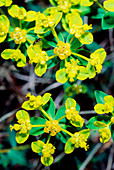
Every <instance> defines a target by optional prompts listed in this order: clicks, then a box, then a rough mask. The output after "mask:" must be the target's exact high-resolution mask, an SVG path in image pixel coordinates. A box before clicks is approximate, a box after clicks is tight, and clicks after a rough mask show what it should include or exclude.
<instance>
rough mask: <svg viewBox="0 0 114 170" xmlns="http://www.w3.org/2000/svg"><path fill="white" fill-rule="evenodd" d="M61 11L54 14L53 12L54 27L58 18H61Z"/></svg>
mask: <svg viewBox="0 0 114 170" xmlns="http://www.w3.org/2000/svg"><path fill="white" fill-rule="evenodd" d="M62 15H63V14H62V12H56V13H55V14H54V17H55V21H54V22H55V24H54V26H55V27H56V26H57V24H58V23H59V22H60V20H61V18H62Z"/></svg>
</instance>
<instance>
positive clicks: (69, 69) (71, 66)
mask: <svg viewBox="0 0 114 170" xmlns="http://www.w3.org/2000/svg"><path fill="white" fill-rule="evenodd" d="M77 63H78V60H76V61H75V60H74V59H71V63H70V62H67V63H66V64H65V67H66V70H65V71H66V73H67V75H68V77H69V81H70V82H73V81H74V78H75V77H76V75H77V73H78V70H79V66H78V65H77Z"/></svg>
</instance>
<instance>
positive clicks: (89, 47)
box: [85, 41, 101, 52]
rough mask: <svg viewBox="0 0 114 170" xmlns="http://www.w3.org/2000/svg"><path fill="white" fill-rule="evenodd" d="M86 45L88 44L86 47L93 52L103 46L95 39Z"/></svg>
mask: <svg viewBox="0 0 114 170" xmlns="http://www.w3.org/2000/svg"><path fill="white" fill-rule="evenodd" d="M85 46H86V48H88V49H89V50H90V51H92V52H94V51H95V50H97V49H99V48H101V46H100V45H99V44H97V43H96V42H95V41H93V42H92V43H91V44H86V45H85Z"/></svg>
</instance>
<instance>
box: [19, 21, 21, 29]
mask: <svg viewBox="0 0 114 170" xmlns="http://www.w3.org/2000/svg"><path fill="white" fill-rule="evenodd" d="M19 27H20V28H21V29H22V20H19Z"/></svg>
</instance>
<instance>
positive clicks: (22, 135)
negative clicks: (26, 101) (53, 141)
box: [10, 110, 32, 143]
mask: <svg viewBox="0 0 114 170" xmlns="http://www.w3.org/2000/svg"><path fill="white" fill-rule="evenodd" d="M16 117H17V120H18V124H14V126H12V125H10V130H11V131H12V129H14V130H16V131H19V132H17V134H16V141H17V142H18V143H24V142H25V141H26V140H27V139H28V137H29V130H31V128H32V125H31V123H30V117H29V114H28V113H27V112H26V111H24V110H20V111H18V112H17V113H16Z"/></svg>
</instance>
